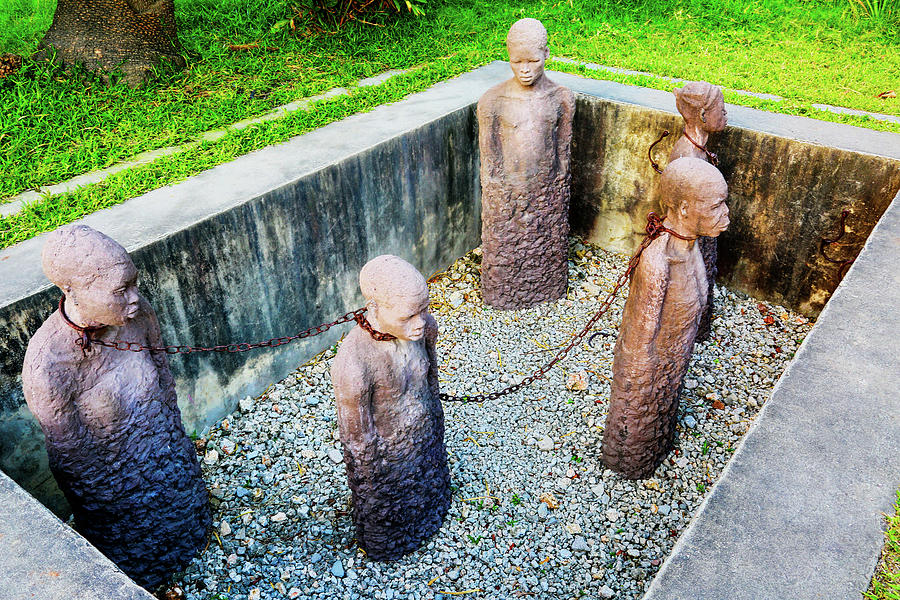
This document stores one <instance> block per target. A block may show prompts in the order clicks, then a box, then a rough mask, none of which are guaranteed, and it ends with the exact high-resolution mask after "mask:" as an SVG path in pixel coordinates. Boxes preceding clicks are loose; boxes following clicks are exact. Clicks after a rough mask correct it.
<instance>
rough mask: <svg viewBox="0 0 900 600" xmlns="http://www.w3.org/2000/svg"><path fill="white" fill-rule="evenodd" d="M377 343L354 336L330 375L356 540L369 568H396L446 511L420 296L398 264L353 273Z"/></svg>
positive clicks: (413, 277) (385, 262) (392, 259)
mask: <svg viewBox="0 0 900 600" xmlns="http://www.w3.org/2000/svg"><path fill="white" fill-rule="evenodd" d="M360 287H361V288H362V291H363V294H364V295H365V296H366V300H367V302H366V306H367V308H368V309H369V310H368V313H367V316H368V319H369V323H370V325H372V327H373V328H374V329H375V330H376V331H379V332H381V333H387V334H390V335H393V336H395V338H396V339H394V340H389V341H376V340H375V339H374V338H373V337H372V336H371V335H370V334H369V333H368V332H366V331H365V330H363V329H361V328H360V327H356V328H354V329H353V330H352V331H351V332H350V333H349V335H348V336H347V338H346V339H345V340H344V343H343V344H342V345H341V347H340V350H338V353H337V356H336V357H335V359H334V364H333V366H332V369H331V377H332V381H333V382H334V393H335V396H336V398H337V419H338V427H339V430H340V435H341V443H342V444H343V447H344V462H345V463H346V465H347V478H348V480H349V484H350V491H351V494H352V497H353V523H354V525H355V527H356V539H357V541H358V542H359V545H360V547H362V548H363V549H364V550H365V551H366V556H368V557H369V558H371V559H373V560H396V559H398V558H400V557H401V556H403V555H404V554H408V553H409V552H412V551H414V550H416V549H417V548H418V547H419V546H420V545H421V544H422V543H423V542H424V541H425V540H426V539H427V538H428V537H430V536H431V535H432V534H434V533H435V532H436V531H437V530H438V529H440V527H441V523H442V522H443V520H444V515H446V514H447V509H448V508H449V506H450V470H449V468H448V466H447V450H446V448H445V447H444V411H443V409H442V407H441V401H440V397H439V393H440V389H439V386H438V362H437V354H436V352H435V342H436V341H437V333H438V329H437V323H436V322H435V320H434V317H432V316H431V314H430V313H429V312H428V287H427V285H426V284H425V279H424V278H423V277H422V276H421V275H420V274H419V273H418V271H416V270H415V268H414V267H412V266H411V265H409V264H408V263H406V262H405V261H403V260H402V259H399V258H397V257H396V256H381V257H378V258H375V259H373V260H372V261H370V262H369V263H368V264H367V265H366V266H365V267H363V270H362V272H361V273H360Z"/></svg>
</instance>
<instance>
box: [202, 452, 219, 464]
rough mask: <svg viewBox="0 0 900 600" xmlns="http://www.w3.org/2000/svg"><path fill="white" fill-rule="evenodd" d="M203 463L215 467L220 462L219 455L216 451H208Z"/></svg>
mask: <svg viewBox="0 0 900 600" xmlns="http://www.w3.org/2000/svg"><path fill="white" fill-rule="evenodd" d="M203 462H204V463H206V464H208V465H214V464H216V463H217V462H219V453H218V452H216V451H215V450H207V451H206V454H204V455H203Z"/></svg>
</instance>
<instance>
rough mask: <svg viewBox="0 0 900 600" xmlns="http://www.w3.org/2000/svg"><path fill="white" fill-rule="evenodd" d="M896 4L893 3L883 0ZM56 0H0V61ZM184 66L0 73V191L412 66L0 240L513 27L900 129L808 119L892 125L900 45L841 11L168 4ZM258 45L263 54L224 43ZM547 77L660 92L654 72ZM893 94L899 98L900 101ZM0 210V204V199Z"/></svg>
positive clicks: (505, 2)
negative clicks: (151, 73) (129, 78)
mask: <svg viewBox="0 0 900 600" xmlns="http://www.w3.org/2000/svg"><path fill="white" fill-rule="evenodd" d="M894 3H896V2H894ZM54 6H55V3H54V2H53V1H52V0H5V2H4V3H3V5H2V6H0V31H2V34H0V52H3V51H8V52H19V53H23V54H27V53H28V52H30V51H31V50H33V49H34V48H35V46H36V44H37V42H38V41H39V39H40V37H41V34H42V33H43V30H44V29H46V27H47V26H48V25H49V21H50V19H51V17H52V12H53V10H54ZM176 10H177V18H178V23H179V28H180V38H181V41H182V43H183V45H184V49H185V54H186V56H187V57H188V61H189V68H188V69H187V70H185V71H182V72H179V73H162V74H160V77H159V78H158V79H157V80H156V81H155V82H153V83H152V84H150V85H148V86H146V87H145V88H143V89H139V90H132V89H129V88H128V87H126V86H125V85H124V84H121V83H119V84H113V85H109V86H107V85H104V84H102V83H99V82H98V81H97V80H96V79H95V78H93V77H91V76H89V75H84V74H81V75H78V76H76V77H74V78H72V77H65V76H64V75H65V74H64V73H62V72H61V71H60V70H59V69H57V68H53V67H48V66H44V65H32V66H29V67H27V68H25V69H23V70H22V71H20V72H18V73H16V74H15V75H13V76H11V77H8V78H6V79H4V80H0V104H2V106H3V107H4V110H3V111H2V112H0V173H2V174H3V177H2V178H0V198H8V197H10V196H13V195H15V194H18V193H20V192H22V191H25V190H28V189H33V188H37V187H39V186H42V185H49V184H53V183H57V182H60V181H63V180H66V179H68V178H70V177H73V176H75V175H79V174H81V173H84V172H87V171H90V170H94V169H99V168H104V167H107V166H110V165H112V164H115V163H116V162H119V161H122V160H124V159H127V158H129V157H132V156H134V155H136V154H139V153H141V152H144V151H147V150H151V149H155V148H161V147H166V146H171V145H176V144H181V143H184V142H187V141H190V140H192V139H193V138H194V137H195V136H196V135H197V134H199V133H201V132H203V131H207V130H210V129H214V128H218V127H222V126H224V125H227V124H230V123H233V122H235V121H238V120H241V119H244V118H247V117H251V116H255V115H259V114H262V113H264V112H266V111H268V110H270V109H272V108H274V107H275V106H278V105H281V104H284V103H286V102H289V101H292V100H296V99H298V98H303V97H308V96H313V95H316V94H319V93H322V92H324V91H326V90H328V89H331V88H334V87H338V86H349V85H352V84H353V83H355V82H356V81H358V80H359V79H361V78H364V77H368V76H371V75H375V74H377V73H380V72H383V71H385V70H388V69H410V68H413V70H412V71H411V72H409V73H407V74H404V75H402V76H399V77H397V78H394V79H393V80H391V81H390V82H388V83H387V84H384V85H382V86H379V87H377V88H356V89H354V90H353V92H352V94H351V95H350V96H349V97H342V98H335V99H331V100H327V101H323V102H320V103H318V104H315V105H314V106H313V107H311V108H310V109H309V110H308V111H304V112H301V113H297V114H295V115H293V116H292V117H288V118H286V119H282V120H280V121H277V122H272V123H267V124H265V125H261V126H257V127H252V128H250V129H248V130H244V131H242V132H235V133H232V134H229V135H227V136H225V137H224V138H223V139H221V140H219V141H217V142H214V143H212V142H210V143H204V144H200V145H198V146H194V147H192V148H191V149H189V150H186V151H184V152H181V153H179V154H176V155H173V156H169V157H166V158H164V159H159V160H158V161H156V162H155V163H153V164H152V165H147V166H143V167H137V168H133V169H129V170H128V171H125V172H123V173H120V174H119V175H116V176H114V177H111V178H109V179H108V180H107V181H106V182H104V183H101V184H95V185H91V186H87V187H85V188H82V189H80V190H78V191H76V192H73V193H68V194H62V195H59V196H54V197H46V198H44V199H42V200H40V201H38V202H35V203H33V204H32V205H31V206H29V207H28V209H27V210H25V211H23V212H21V213H19V214H18V215H15V216H11V217H9V218H5V219H0V247H6V246H9V245H11V244H13V243H16V242H18V241H21V240H23V239H27V238H28V237H32V236H33V235H36V234H37V233H40V232H41V231H46V230H48V229H52V228H54V227H57V226H59V225H61V224H63V223H66V222H70V221H72V220H74V219H77V218H79V217H81V216H83V215H85V214H89V213H90V212H93V211H94V210H97V209H100V208H103V207H106V206H110V205H113V204H116V203H118V202H122V201H124V200H126V199H128V198H131V197H134V196H136V195H138V194H141V193H143V192H145V191H148V190H150V189H153V188H155V187H159V186H161V185H166V184H169V183H173V182H176V181H179V180H181V179H184V178H185V177H188V176H190V175H192V174H195V173H197V172H199V171H201V170H203V169H206V168H209V167H211V166H214V165H216V164H220V163H221V162H225V161H228V160H231V159H233V158H235V157H236V156H240V155H241V154H244V153H246V152H249V151H252V150H254V149H256V148H259V147H262V146H265V145H268V144H271V143H275V142H278V141H281V140H284V139H287V138H289V137H291V136H293V135H297V134H299V133H303V132H305V131H308V130H310V129H312V128H315V127H320V126H322V125H324V124H327V123H328V122H331V121H334V120H337V119H341V118H343V117H345V116H347V115H350V114H353V113H354V112H359V111H364V110H371V109H372V108H374V107H375V106H378V105H379V104H382V103H385V102H393V101H397V100H399V99H401V98H403V97H404V96H406V95H408V94H410V93H413V92H416V91H420V90H422V89H425V88H426V87H428V86H430V85H432V84H434V83H435V82H437V81H441V80H443V79H447V78H449V77H452V76H454V75H457V74H459V73H461V72H464V71H467V70H469V69H472V68H474V67H477V66H479V65H482V64H485V63H487V62H489V61H491V60H498V59H501V60H502V59H505V49H504V45H503V39H504V36H505V33H506V30H507V28H508V26H509V25H510V24H511V23H512V22H513V21H515V20H516V19H518V18H521V17H523V16H532V17H536V18H539V19H541V20H542V21H543V22H544V24H545V25H546V26H547V28H548V30H549V31H550V47H551V53H552V54H553V55H555V56H565V57H569V58H575V59H580V60H584V61H587V62H596V63H601V64H605V65H611V66H618V67H624V68H628V69H635V70H641V71H648V72H651V73H653V74H655V75H659V76H674V77H680V78H685V79H705V80H708V81H712V82H715V83H717V84H719V85H722V86H724V87H726V88H729V89H744V90H751V91H755V92H765V93H771V94H777V95H779V96H782V97H784V98H785V99H786V100H785V101H784V102H781V103H773V102H766V101H760V100H757V99H752V98H747V97H743V96H738V95H735V94H727V99H728V101H729V102H735V103H741V104H749V105H753V106H761V107H764V108H766V109H768V110H777V111H782V112H791V113H796V114H807V115H810V116H814V117H817V118H825V119H828V120H836V121H842V122H848V123H853V124H858V125H862V126H868V127H873V128H881V129H888V130H891V131H897V132H900V125H897V124H891V123H881V122H875V121H871V120H868V119H864V118H859V117H848V116H838V115H833V114H831V113H823V112H821V111H816V110H815V109H813V108H812V107H811V104H813V103H826V104H833V105H838V106H846V107H849V108H856V109H863V110H871V111H878V112H883V113H888V114H893V115H900V101H898V99H896V98H895V99H887V100H883V99H879V98H877V97H876V96H877V94H878V93H880V92H883V91H886V90H891V89H896V88H897V86H898V82H900V43H898V42H900V34H898V28H897V27H896V25H895V24H893V25H892V24H891V22H890V21H885V20H882V21H880V22H875V21H872V20H871V19H868V18H864V17H862V16H855V15H854V13H853V12H852V10H851V9H850V4H849V2H847V1H846V0H830V1H829V0H824V1H817V2H815V1H808V0H806V1H804V0H725V1H722V2H715V3H714V2H701V1H699V0H671V1H661V0H656V1H654V0H645V1H639V0H638V1H635V0H631V1H628V0H617V1H614V0H561V1H559V2H556V3H544V2H532V3H528V2H518V1H513V0H500V1H498V2H489V3H488V2H475V1H473V0H463V1H451V0H443V1H440V2H429V3H428V4H427V13H426V15H425V16H424V17H420V18H413V17H411V16H408V15H407V16H404V17H403V18H399V19H395V20H393V21H391V22H388V23H386V24H385V25H384V26H371V25H365V24H362V23H358V22H350V23H349V24H347V25H345V26H344V27H342V28H341V29H340V30H339V31H338V32H336V33H332V34H322V33H316V34H312V33H306V34H304V33H300V34H295V33H292V32H291V31H290V28H288V27H281V28H278V26H277V24H279V23H282V24H283V23H284V21H285V19H287V18H289V17H291V16H292V15H293V14H294V13H293V11H292V9H291V5H290V2H289V1H288V0H181V1H178V0H176ZM253 42H259V44H260V46H262V47H268V48H272V49H271V50H260V49H255V50H249V51H233V50H229V49H228V46H229V45H231V44H248V43H253ZM550 66H551V67H552V68H559V69H562V70H574V71H577V72H581V73H583V74H585V75H588V76H592V77H599V78H606V79H616V80H619V81H624V82H626V83H636V84H641V85H649V86H652V87H657V88H662V89H671V87H672V84H671V83H669V82H667V81H666V80H664V79H659V78H647V77H633V76H619V75H612V74H604V73H602V72H596V71H585V70H583V69H578V68H577V67H573V66H570V65H564V64H562V63H555V64H551V65H550ZM898 91H900V90H898ZM0 202H3V201H2V200H0Z"/></svg>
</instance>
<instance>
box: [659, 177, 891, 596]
mask: <svg viewBox="0 0 900 600" xmlns="http://www.w3.org/2000/svg"><path fill="white" fill-rule="evenodd" d="M898 257H900V195H898V196H897V198H895V199H894V201H893V203H892V204H891V206H890V208H888V210H887V211H886V212H885V213H884V216H882V218H881V220H880V221H879V223H878V225H877V226H876V228H875V230H874V231H873V232H872V235H871V236H870V237H869V240H868V242H867V243H866V246H865V248H864V249H863V251H862V252H861V253H860V255H859V257H858V258H857V259H856V262H855V263H854V264H853V266H852V267H851V269H850V271H849V273H848V274H847V276H846V277H845V278H844V281H843V283H842V284H841V285H840V287H839V288H838V289H837V291H836V292H835V294H834V296H832V298H831V300H830V301H829V303H828V305H827V306H826V307H825V310H824V311H822V314H821V316H820V317H819V319H818V321H817V322H816V325H815V326H814V327H813V330H812V331H811V332H810V334H809V335H808V336H807V338H806V340H805V341H804V343H803V345H802V346H801V348H800V350H799V351H798V352H797V356H796V358H795V359H794V361H793V362H792V363H791V365H790V366H789V367H788V369H787V371H785V373H784V375H782V377H781V380H780V381H779V382H778V385H777V386H776V388H775V390H774V392H773V393H772V398H771V399H770V400H769V401H768V402H767V403H766V404H765V406H764V407H763V410H762V411H761V413H760V415H759V416H758V417H757V419H756V421H755V422H754V424H753V426H752V427H751V429H750V431H749V432H748V433H747V435H746V437H745V438H744V441H743V443H742V444H741V445H740V447H739V448H738V450H737V451H736V452H735V455H734V457H733V458H732V459H731V461H730V462H729V463H728V465H727V466H726V467H725V471H724V472H723V474H722V476H721V478H720V479H719V481H718V483H717V484H716V485H715V487H713V489H712V491H711V493H710V495H709V496H708V497H707V498H706V500H705V501H704V503H703V505H702V506H701V508H700V511H699V512H698V514H697V516H696V517H695V518H694V520H693V522H692V523H691V524H690V525H689V527H688V529H687V530H686V531H685V532H684V534H682V536H681V539H679V540H678V542H677V544H676V545H675V548H674V549H673V551H672V554H671V555H670V556H669V558H668V560H667V561H666V562H665V563H664V564H663V566H662V569H661V570H660V571H659V573H658V574H657V576H656V579H654V580H653V582H652V584H651V585H650V588H649V589H648V591H647V594H646V595H645V597H644V599H645V600H676V599H677V600H688V599H692V600H693V599H697V600H701V599H709V600H713V599H715V600H721V599H722V598H729V599H732V600H744V599H746V600H768V599H771V600H776V599H778V600H782V599H784V598H791V599H793V600H805V599H810V600H813V599H825V598H827V599H838V598H845V599H847V600H859V598H860V595H861V592H863V591H865V590H866V589H867V588H868V585H869V581H870V580H871V578H872V573H873V571H874V569H875V564H876V561H877V559H878V555H879V552H880V550H881V547H882V544H883V534H884V530H883V519H882V513H883V512H884V513H890V512H891V511H892V505H893V501H894V498H895V494H896V490H897V488H898V487H900V399H898V395H897V384H898V383H900V380H898V372H900V366H898V359H897V355H898V353H897V331H898V330H900V311H898V308H897V307H898V306H900V272H898V270H897V267H896V265H897V258H898Z"/></svg>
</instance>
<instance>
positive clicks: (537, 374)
mask: <svg viewBox="0 0 900 600" xmlns="http://www.w3.org/2000/svg"><path fill="white" fill-rule="evenodd" d="M664 219H665V217H660V216H659V215H657V214H656V213H654V212H651V213H650V214H648V215H647V226H646V228H645V232H646V234H647V237H646V238H644V241H643V242H641V245H640V246H639V247H638V249H637V252H635V253H634V256H632V257H631V260H629V261H628V267H627V268H626V269H625V271H624V272H623V273H622V274H621V275H619V278H618V280H616V285H615V287H613V289H612V291H611V292H610V293H609V294H607V295H606V298H605V299H604V300H603V302H601V303H600V308H599V309H598V310H597V312H595V313H594V315H593V316H592V317H591V318H590V319H588V322H587V324H585V326H584V327H583V328H582V329H581V331H579V332H578V333H576V334H575V335H574V336H572V339H571V340H569V343H568V344H567V345H566V346H565V347H564V348H563V349H562V350H560V351H559V352H557V353H556V354H555V355H554V357H553V359H552V360H551V361H550V362H548V363H547V364H546V365H544V366H543V367H541V368H540V369H537V370H536V371H533V372H532V373H531V375H529V376H528V377H526V378H525V379H523V380H522V381H520V382H518V383H515V384H513V385H511V386H509V387H506V388H503V389H502V390H499V391H496V392H491V393H489V394H469V395H465V396H451V395H450V394H445V393H441V395H440V398H441V401H443V402H462V403H464V404H467V403H469V402H485V401H490V400H496V399H498V398H501V397H503V396H506V395H508V394H512V393H513V392H517V391H519V390H520V389H522V388H523V387H525V386H527V385H531V384H532V383H534V382H535V381H537V380H538V379H541V378H543V377H544V376H545V375H546V374H547V372H548V371H550V369H552V368H553V367H554V366H555V365H556V363H558V362H559V361H561V360H562V359H563V358H565V357H566V356H567V355H568V354H569V352H571V351H572V349H573V348H574V347H575V346H577V345H578V344H579V343H580V342H581V340H583V339H584V336H586V335H587V334H588V332H589V331H590V330H591V329H593V327H594V325H596V324H597V321H599V320H600V319H601V318H602V317H603V315H605V314H606V313H607V312H608V311H609V309H610V307H611V306H612V303H613V300H615V299H616V296H618V294H619V290H621V289H622V287H623V286H624V285H625V282H626V281H628V278H629V277H630V276H631V273H632V272H634V270H635V268H637V266H638V263H639V262H640V260H641V254H643V252H644V250H646V249H647V246H649V245H650V243H651V242H653V240H655V239H656V238H658V237H659V236H660V235H662V234H663V233H668V234H671V235H674V236H675V237H677V238H679V239H682V240H688V241H693V240H694V239H696V238H691V237H686V236H683V235H680V234H678V233H676V232H674V231H672V230H671V229H669V228H667V227H666V226H665V225H663V220H664Z"/></svg>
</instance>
